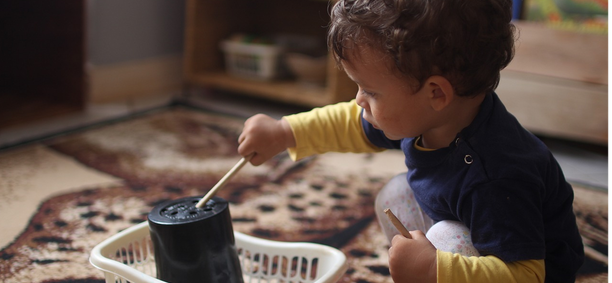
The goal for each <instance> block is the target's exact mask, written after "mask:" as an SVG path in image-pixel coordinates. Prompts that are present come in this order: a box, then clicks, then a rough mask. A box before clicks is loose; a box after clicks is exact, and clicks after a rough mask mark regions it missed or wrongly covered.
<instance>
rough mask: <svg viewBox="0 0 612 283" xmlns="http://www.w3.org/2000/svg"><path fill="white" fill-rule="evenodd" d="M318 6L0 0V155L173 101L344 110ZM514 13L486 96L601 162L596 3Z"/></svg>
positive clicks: (603, 124)
mask: <svg viewBox="0 0 612 283" xmlns="http://www.w3.org/2000/svg"><path fill="white" fill-rule="evenodd" d="M329 7H330V3H329V2H327V1H321V0H293V1H282V0H259V1H255V0H224V1H221V0H131V1H122V0H86V1H82V0H63V1H42V0H19V1H18V0H7V1H2V2H1V3H0V147H1V146H2V145H6V144H13V143H18V142H20V141H23V140H26V139H27V138H31V137H32V136H36V135H38V136H40V135H44V134H45V133H46V132H47V133H48V132H52V131H59V130H62V127H63V128H64V129H65V128H66V127H69V126H72V127H74V126H75V125H79V124H83V123H91V122H95V121H100V120H103V119H108V117H111V116H117V115H125V114H126V113H131V112H133V111H138V110H140V109H142V108H147V107H154V106H159V105H166V104H168V103H169V101H172V100H175V99H177V98H178V99H182V100H189V101H191V102H194V103H202V104H206V105H208V106H211V107H223V109H224V110H225V111H230V112H231V111H241V114H242V115H244V116H247V115H249V114H250V113H251V112H255V111H259V112H261V109H262V108H259V107H270V106H271V105H274V106H275V107H276V108H275V109H276V110H278V111H279V112H278V114H279V115H282V114H284V113H291V112H294V111H298V110H303V109H309V108H312V107H315V106H321V105H325V104H329V103H335V102H338V101H345V100H349V99H351V98H352V97H354V91H355V90H356V86H355V85H354V84H353V83H352V82H351V81H350V80H348V78H347V77H346V76H345V75H344V73H342V72H341V71H339V70H338V69H337V68H336V67H335V65H334V62H333V60H332V59H330V58H329V56H327V53H326V50H325V32H326V25H327V23H328V21H329V16H328V10H329ZM514 17H515V24H516V25H517V27H518V30H519V33H518V34H519V36H518V40H517V45H516V47H517V52H516V56H515V59H514V61H513V62H512V63H511V64H510V66H508V68H507V69H506V70H504V71H503V72H502V81H501V83H500V85H499V88H498V91H497V92H498V94H499V95H500V97H501V98H502V100H503V101H504V103H505V104H506V106H507V107H508V108H509V109H510V111H511V112H512V113H514V114H515V115H516V116H517V118H518V119H519V120H520V121H521V123H523V125H524V126H525V127H527V128H528V129H530V130H531V131H533V132H534V133H536V134H538V135H540V136H542V138H543V139H548V138H550V139H554V140H557V139H558V140H562V141H566V142H570V143H573V144H577V145H579V146H581V147H584V148H588V149H589V150H595V151H597V152H598V153H601V154H607V145H608V95H607V93H608V67H607V62H608V53H607V49H608V46H607V45H608V43H607V0H589V1H575V0H524V1H519V0H517V1H515V3H514ZM266 109H267V108H266ZM270 111H271V110H270ZM56 121H60V122H56ZM59 125H63V126H59Z"/></svg>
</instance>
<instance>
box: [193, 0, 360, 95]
mask: <svg viewBox="0 0 612 283" xmlns="http://www.w3.org/2000/svg"><path fill="white" fill-rule="evenodd" d="M328 8H329V7H328V3H327V1H313V0H294V1H285V0H261V1H257V2H255V1H251V0H236V1H225V0H188V1H187V19H186V22H187V23H186V27H185V52H184V58H185V59H184V60H185V61H184V74H185V80H186V83H187V84H189V85H192V86H195V87H211V88H218V89H222V90H229V91H234V92H240V93H243V94H246V95H252V96H257V97H261V98H266V99H272V100H277V101H282V102H286V103H291V104H296V105H301V106H309V107H316V106H323V105H327V104H331V103H336V102H340V101H347V100H350V99H352V98H354V97H355V94H356V91H357V85H355V83H354V82H352V81H351V80H350V79H349V78H348V77H347V76H346V74H345V73H344V72H343V71H340V70H338V68H337V67H336V64H335V62H334V61H333V58H332V57H331V56H328V57H329V58H330V59H329V60H328V68H327V78H326V83H325V87H313V86H306V85H303V84H301V83H299V82H296V81H289V80H273V81H256V80H248V79H243V78H239V77H233V76H231V75H228V74H227V73H226V72H225V70H224V60H223V58H224V56H223V53H222V52H221V50H220V48H219V43H220V42H221V41H222V40H225V39H227V38H229V37H230V36H231V35H232V34H234V33H253V34H296V35H306V36H314V37H316V38H320V39H321V40H322V42H325V38H326V29H325V26H326V25H327V24H328V22H329V14H328V11H327V9H328Z"/></svg>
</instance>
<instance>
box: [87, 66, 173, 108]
mask: <svg viewBox="0 0 612 283" xmlns="http://www.w3.org/2000/svg"><path fill="white" fill-rule="evenodd" d="M89 81H90V83H89V90H90V91H89V97H88V99H89V102H92V103H104V102H115V101H124V100H131V99H134V98H142V97H145V96H149V95H157V94H159V93H162V92H178V91H180V89H181V86H182V81H183V57H182V56H180V55H173V56H165V57H158V58H148V59H144V60H137V61H132V62H125V63H119V64H111V65H102V66H91V67H90V68H89Z"/></svg>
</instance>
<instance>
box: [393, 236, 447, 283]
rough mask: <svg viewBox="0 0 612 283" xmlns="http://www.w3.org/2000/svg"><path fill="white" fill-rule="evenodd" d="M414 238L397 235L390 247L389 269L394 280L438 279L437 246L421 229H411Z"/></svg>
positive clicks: (430, 281) (428, 282)
mask: <svg viewBox="0 0 612 283" xmlns="http://www.w3.org/2000/svg"><path fill="white" fill-rule="evenodd" d="M410 235H412V239H408V238H406V237H404V236H402V235H395V237H393V240H392V241H391V248H389V271H390V272H391V277H392V278H393V282H396V283H400V282H422V283H435V282H436V281H437V273H436V272H437V263H436V248H435V247H434V246H433V245H432V244H431V242H429V240H428V239H427V238H426V237H425V234H423V232H421V231H410Z"/></svg>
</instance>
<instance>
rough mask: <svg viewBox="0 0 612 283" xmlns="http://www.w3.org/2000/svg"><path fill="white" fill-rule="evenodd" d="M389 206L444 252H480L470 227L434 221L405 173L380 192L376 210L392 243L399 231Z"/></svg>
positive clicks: (400, 217)
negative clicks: (474, 244)
mask: <svg viewBox="0 0 612 283" xmlns="http://www.w3.org/2000/svg"><path fill="white" fill-rule="evenodd" d="M387 208H390V209H391V211H393V213H394V214H395V215H396V216H397V218H398V219H399V220H400V221H401V222H402V224H403V225H404V226H405V227H406V229H408V230H409V231H412V230H421V231H423V232H426V233H427V234H426V236H427V238H428V239H429V241H430V242H431V243H432V244H433V245H434V246H435V247H436V249H439V250H442V251H450V252H454V253H459V254H462V255H465V256H472V255H474V256H477V255H478V251H477V250H476V249H475V248H474V246H473V244H472V238H471V235H470V231H469V229H468V228H467V227H466V226H465V225H463V224H462V223H460V222H457V221H440V222H438V223H436V224H435V225H434V224H433V220H431V218H429V216H427V215H426V214H425V213H424V212H423V211H422V210H421V207H420V206H419V204H418V203H417V201H416V200H415V198H414V193H413V192H412V189H411V188H410V186H409V185H408V182H407V181H406V173H403V174H399V175H397V176H395V177H393V178H392V179H391V180H390V181H389V182H388V183H387V184H386V185H385V186H384V187H383V188H382V189H381V190H380V192H379V193H378V195H377V196H376V202H375V205H374V209H375V211H376V217H377V218H378V223H380V226H381V228H382V230H383V233H384V234H385V236H387V239H388V240H389V243H391V239H393V236H395V235H397V234H399V232H398V231H397V229H396V228H395V226H393V223H391V221H390V220H389V218H387V215H386V214H385V213H384V210H385V209H387Z"/></svg>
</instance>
